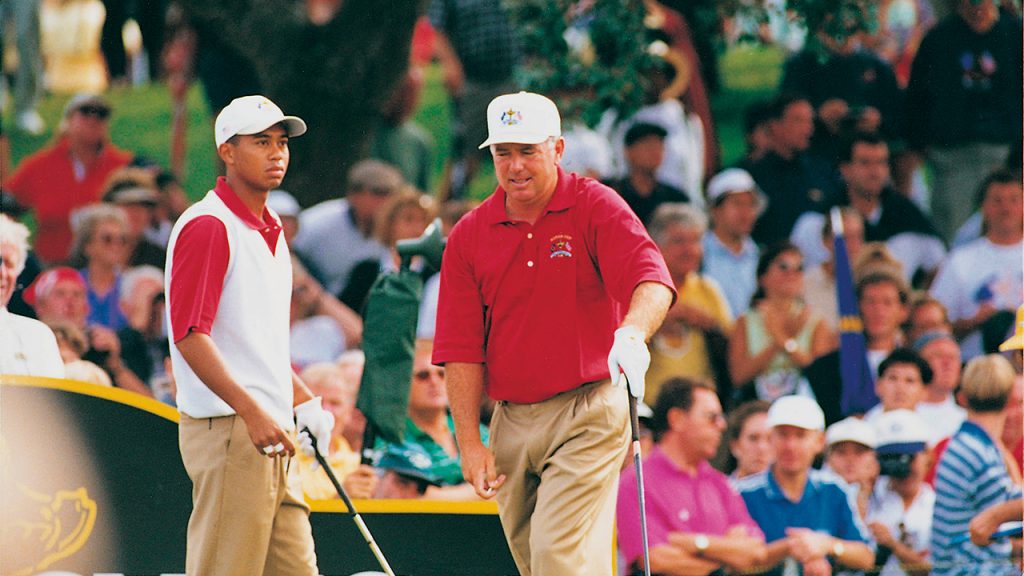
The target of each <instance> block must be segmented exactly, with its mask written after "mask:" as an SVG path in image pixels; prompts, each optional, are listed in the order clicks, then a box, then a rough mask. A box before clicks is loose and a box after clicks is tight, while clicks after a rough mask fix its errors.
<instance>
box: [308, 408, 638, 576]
mask: <svg viewBox="0 0 1024 576" xmlns="http://www.w3.org/2000/svg"><path fill="white" fill-rule="evenodd" d="M302 431H303V432H305V433H306V434H309V440H310V442H312V443H313V453H314V454H315V455H316V461H317V462H319V463H320V467H321V468H323V469H324V472H326V473H327V477H328V478H330V480H331V484H334V489H335V490H337V491H338V496H340V497H341V499H342V501H344V502H345V507H346V508H348V512H349V514H351V515H352V520H353V521H354V522H355V523H356V528H359V532H360V533H361V534H362V535H363V540H366V543H367V544H368V545H369V546H370V552H373V555H374V556H375V557H376V558H377V562H378V563H380V567H381V568H383V569H384V572H385V573H386V574H387V575H388V576H395V573H394V571H393V570H391V566H390V565H389V564H388V561H387V559H386V558H384V553H383V552H381V551H380V546H377V541H376V540H374V539H373V534H370V530H369V529H368V528H367V527H366V523H365V522H363V518H362V517H361V516H360V515H359V512H356V508H355V506H353V505H352V500H350V499H349V497H348V494H346V493H345V489H344V488H342V487H341V483H340V482H338V478H337V476H335V475H334V470H331V467H330V466H328V464H327V460H326V459H325V458H324V455H323V454H321V453H320V450H318V449H317V442H316V436H313V433H312V432H310V431H309V428H303V429H302ZM645 534H646V531H645ZM644 542H645V543H646V542H647V537H646V536H644ZM644 549H645V550H646V544H645V548H644Z"/></svg>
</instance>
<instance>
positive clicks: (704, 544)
mask: <svg viewBox="0 0 1024 576" xmlns="http://www.w3.org/2000/svg"><path fill="white" fill-rule="evenodd" d="M708 546H711V540H710V539H708V537H707V535H705V534H697V535H696V536H694V537H693V547H694V548H696V549H697V556H703V555H704V553H705V552H707V551H708Z"/></svg>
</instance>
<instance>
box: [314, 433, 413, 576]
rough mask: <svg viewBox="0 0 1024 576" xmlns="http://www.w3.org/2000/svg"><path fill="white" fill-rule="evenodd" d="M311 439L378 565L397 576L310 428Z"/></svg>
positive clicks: (389, 574) (316, 453)
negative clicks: (321, 451)
mask: <svg viewBox="0 0 1024 576" xmlns="http://www.w3.org/2000/svg"><path fill="white" fill-rule="evenodd" d="M304 430H305V431H306V433H307V434H309V438H310V440H311V441H312V443H313V454H315V455H316V461H317V462H319V463H320V467H321V468H323V469H324V472H326V473H327V478H328V479H330V481H331V484H334V489H335V490H337V491H338V496H340V497H341V499H342V501H343V502H345V507H346V508H348V512H349V514H351V515H352V520H353V521H354V522H355V523H356V528H358V529H359V532H360V533H361V534H362V535H363V540H366V543H367V544H368V545H369V546H370V552H372V553H373V555H374V557H376V558H377V563H378V564H380V567H381V568H383V569H384V573H385V574H387V575H388V576H395V572H394V571H393V570H392V569H391V565H389V564H388V561H387V559H386V558H384V553H383V552H381V550H380V546H377V541H376V540H374V539H373V534H370V529H369V528H367V527H366V523H365V522H363V517H362V516H360V515H359V512H356V507H355V506H353V505H352V500H351V499H350V498H349V497H348V494H347V493H346V492H345V488H343V487H342V486H341V482H338V477H337V476H335V475H334V470H332V469H331V467H330V466H329V465H328V464H327V459H326V458H324V455H323V454H321V453H320V450H318V449H317V441H316V437H315V436H313V434H312V433H311V432H310V431H309V428H305V429H304Z"/></svg>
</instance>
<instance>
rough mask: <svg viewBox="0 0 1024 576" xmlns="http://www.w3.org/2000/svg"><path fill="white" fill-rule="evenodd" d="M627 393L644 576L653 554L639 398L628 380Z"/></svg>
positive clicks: (647, 572) (648, 574)
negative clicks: (645, 491)
mask: <svg viewBox="0 0 1024 576" xmlns="http://www.w3.org/2000/svg"><path fill="white" fill-rule="evenodd" d="M623 376H625V375H623ZM626 395H627V396H629V426H630V428H631V430H632V433H633V467H634V468H635V469H636V492H637V498H638V501H639V504H640V539H641V541H642V542H643V547H644V576H651V554H650V547H649V546H648V544H647V499H646V498H645V497H644V468H643V465H642V464H641V462H640V456H641V454H640V417H639V415H638V414H637V409H636V404H637V399H636V398H634V397H633V395H632V394H630V393H629V384H628V381H627V384H626Z"/></svg>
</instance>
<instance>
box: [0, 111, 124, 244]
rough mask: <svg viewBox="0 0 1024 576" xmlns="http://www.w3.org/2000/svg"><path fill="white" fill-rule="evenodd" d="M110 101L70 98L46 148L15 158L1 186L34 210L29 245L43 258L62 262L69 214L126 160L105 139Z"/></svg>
mask: <svg viewBox="0 0 1024 576" xmlns="http://www.w3.org/2000/svg"><path fill="white" fill-rule="evenodd" d="M109 118H110V106H109V105H108V104H107V103H106V101H105V100H104V99H102V98H101V97H99V96H90V95H80V96H76V97H74V98H72V99H71V101H70V102H69V103H68V105H67V107H66V109H65V112H64V122H65V123H66V125H67V127H66V128H65V130H64V134H63V135H61V137H60V138H59V139H58V140H57V141H56V142H55V143H54V144H53V145H52V146H50V147H48V148H44V149H42V150H40V151H38V152H36V153H35V154H33V155H31V156H29V157H28V158H26V159H25V160H23V161H22V162H21V165H20V166H18V169H17V170H15V171H14V174H12V175H11V177H10V178H9V179H7V180H5V181H4V188H5V189H6V190H9V191H10V192H13V193H14V197H15V198H16V199H17V200H18V202H19V203H20V204H22V205H24V206H31V207H32V210H33V212H34V213H35V217H36V222H37V223H38V228H37V230H36V242H35V250H36V254H38V255H39V257H40V258H42V259H43V260H44V261H46V262H47V263H50V264H53V263H58V262H63V261H64V260H65V259H66V258H67V257H68V249H69V248H70V246H71V225H70V222H69V218H70V216H71V213H72V212H73V211H74V210H75V209H76V208H79V207H81V206H85V205H87V204H92V203H93V202H98V201H99V200H100V195H101V193H102V192H103V186H104V184H105V183H106V181H107V178H108V177H109V176H110V174H111V173H113V172H114V171H115V170H118V169H119V168H122V167H124V166H126V165H127V164H128V163H129V162H131V161H132V157H133V155H132V153H131V152H127V151H124V150H121V149H119V148H117V147H116V146H114V145H113V144H111V143H110V142H109V134H108V130H107V128H108V125H109Z"/></svg>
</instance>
